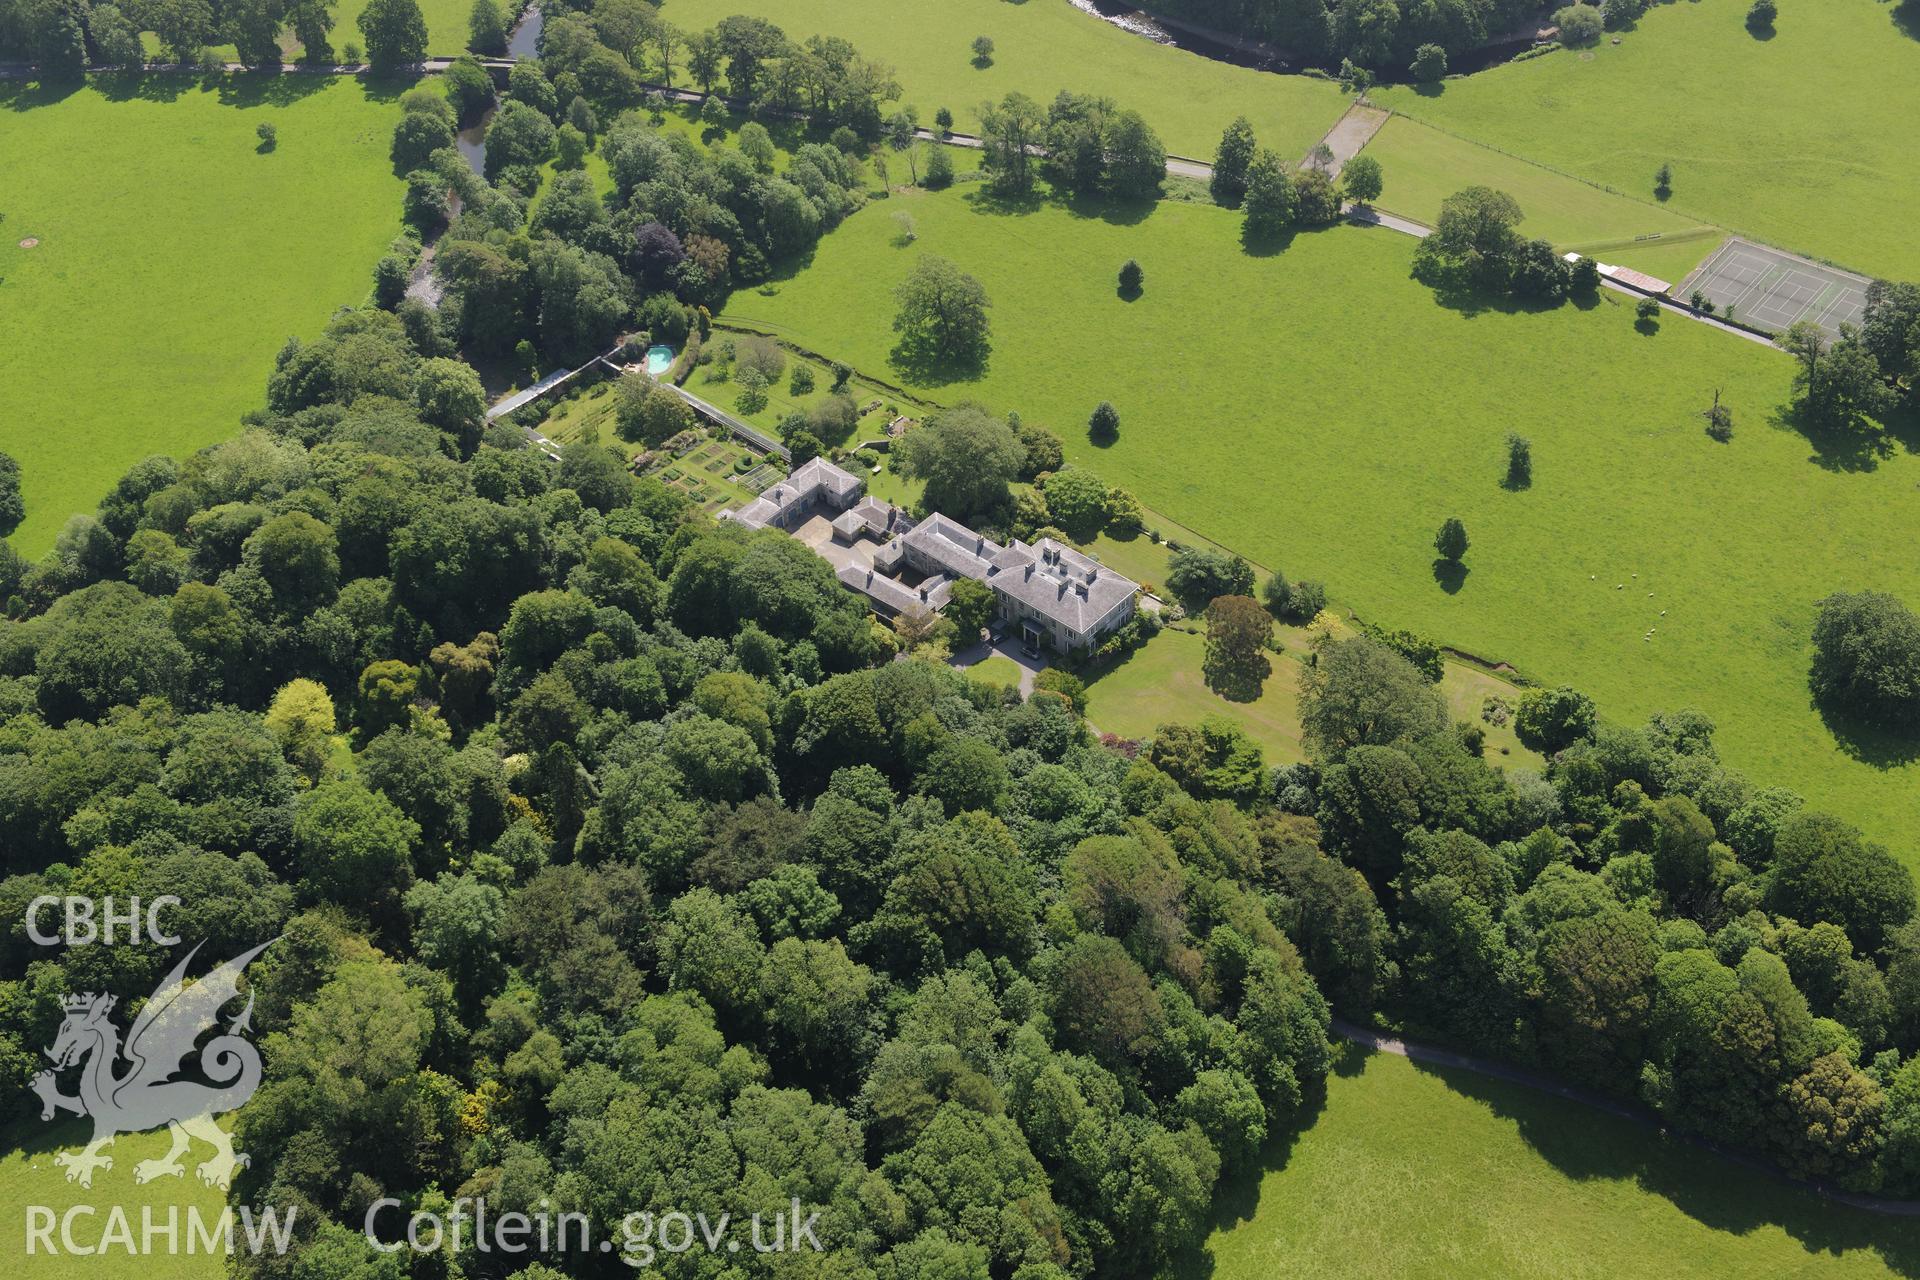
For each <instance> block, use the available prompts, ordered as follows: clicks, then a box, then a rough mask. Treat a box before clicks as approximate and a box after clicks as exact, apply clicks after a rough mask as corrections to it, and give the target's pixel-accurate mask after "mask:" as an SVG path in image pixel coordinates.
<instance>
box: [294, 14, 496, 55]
mask: <svg viewBox="0 0 1920 1280" xmlns="http://www.w3.org/2000/svg"><path fill="white" fill-rule="evenodd" d="M366 7H367V0H340V3H339V6H338V7H337V8H335V9H334V11H333V16H334V23H333V31H332V33H331V35H330V37H329V38H330V39H331V40H332V41H333V48H334V51H335V52H336V53H338V52H339V51H340V50H342V49H344V48H345V47H346V45H347V42H348V41H352V42H353V43H354V44H357V45H359V46H360V47H361V48H362V49H365V48H366V47H367V40H366V37H365V36H363V35H361V34H360V15H361V13H362V12H364V11H365V9H366ZM514 7H515V6H514V4H513V0H501V4H500V8H501V10H502V11H503V12H505V13H507V14H508V15H509V17H511V15H512V13H513V10H514ZM472 12H473V0H420V16H421V17H423V18H425V19H426V20H427V56H428V57H430V58H457V57H459V56H460V55H461V54H463V53H465V52H466V51H467V40H468V39H469V37H470V35H471V32H470V31H469V29H468V27H467V18H468V16H469V15H470V14H471V13H472ZM296 44H297V42H296Z"/></svg>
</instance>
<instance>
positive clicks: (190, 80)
mask: <svg viewBox="0 0 1920 1280" xmlns="http://www.w3.org/2000/svg"><path fill="white" fill-rule="evenodd" d="M94 87H95V88H97V89H98V90H99V91H100V96H101V97H103V98H105V99H106V100H107V101H108V102H178V101H179V100H180V98H181V97H182V96H183V95H184V94H186V92H187V91H188V90H190V89H191V90H198V89H199V88H200V79H199V77H197V76H189V75H176V74H174V73H173V72H170V71H156V72H146V73H142V72H139V71H116V72H114V73H113V74H112V75H105V76H96V77H94Z"/></svg>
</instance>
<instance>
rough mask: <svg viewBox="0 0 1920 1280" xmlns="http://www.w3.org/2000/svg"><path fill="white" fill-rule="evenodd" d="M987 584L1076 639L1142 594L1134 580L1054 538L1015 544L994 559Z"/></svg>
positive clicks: (1015, 542)
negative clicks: (1076, 636)
mask: <svg viewBox="0 0 1920 1280" xmlns="http://www.w3.org/2000/svg"><path fill="white" fill-rule="evenodd" d="M985 581H986V583H987V585H988V586H990V587H993V588H994V589H995V590H998V591H1002V592H1005V593H1006V594H1007V595H1009V596H1011V597H1013V598H1014V599H1015V600H1018V601H1020V602H1021V603H1022V604H1025V605H1027V606H1029V607H1030V608H1032V609H1035V610H1037V611H1038V612H1040V613H1041V614H1044V615H1045V616H1046V617H1048V618H1051V619H1053V620H1054V621H1056V622H1058V623H1059V624H1060V625H1062V626H1064V627H1066V628H1067V629H1068V630H1070V631H1073V632H1075V633H1077V634H1079V635H1085V634H1086V633H1087V632H1089V631H1091V630H1093V628H1094V627H1095V626H1096V625H1098V624H1099V622H1100V620H1101V619H1102V618H1104V617H1106V616H1107V615H1108V614H1109V613H1112V612H1113V610H1114V608H1115V607H1116V606H1117V605H1119V604H1120V603H1121V602H1122V601H1124V600H1128V599H1130V598H1132V596H1133V593H1134V592H1136V591H1138V590H1139V589H1140V584H1139V583H1137V582H1135V581H1133V579H1131V578H1127V577H1123V576H1122V575H1120V574H1118V573H1115V572H1114V571H1113V570H1111V569H1109V568H1107V567H1106V566H1105V565H1103V564H1101V563H1100V562H1099V561H1097V560H1092V559H1089V558H1088V557H1086V556H1083V555H1081V554H1080V553H1079V552H1078V551H1075V550H1074V549H1073V548H1072V547H1069V546H1065V545H1063V544H1062V543H1059V542H1056V541H1054V540H1053V539H1052V538H1042V539H1040V541H1039V542H1037V543H1035V544H1034V545H1033V546H1028V545H1027V544H1026V543H1024V542H1021V541H1019V540H1018V539H1016V540H1015V541H1014V543H1013V545H1012V546H1010V547H1007V548H1005V549H1004V550H1003V551H1002V553H1001V554H1000V555H998V556H996V557H995V558H994V561H993V564H992V567H991V571H990V572H989V573H988V574H987V576H986V578H985Z"/></svg>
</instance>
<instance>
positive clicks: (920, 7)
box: [661, 0, 1348, 159]
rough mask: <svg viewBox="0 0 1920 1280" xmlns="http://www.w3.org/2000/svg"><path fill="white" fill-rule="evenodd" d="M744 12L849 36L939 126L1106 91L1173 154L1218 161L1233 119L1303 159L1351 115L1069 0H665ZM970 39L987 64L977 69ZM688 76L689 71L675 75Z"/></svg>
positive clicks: (694, 16) (1307, 89)
mask: <svg viewBox="0 0 1920 1280" xmlns="http://www.w3.org/2000/svg"><path fill="white" fill-rule="evenodd" d="M735 13H746V14H751V15H754V16H756V17H762V18H766V19H768V20H769V21H771V22H774V23H776V24H778V25H779V26H780V27H781V28H782V29H783V30H784V31H786V33H787V34H788V35H790V36H792V37H794V38H795V39H800V40H804V39H805V38H806V37H808V36H810V35H816V34H817V35H830V36H843V37H845V38H846V39H848V40H851V41H852V42H853V43H854V45H855V46H856V47H857V48H858V49H859V50H860V52H861V53H863V54H865V55H866V56H868V57H870V58H876V59H878V60H879V61H881V62H885V63H888V64H890V65H891V66H892V67H893V68H894V70H895V71H896V72H897V73H898V75H899V79H900V86H901V89H902V91H903V92H902V101H904V102H909V103H912V104H913V105H914V106H916V107H918V108H919V109H920V120H921V122H922V123H923V124H926V125H929V126H930V125H932V123H933V113H934V110H935V109H936V108H938V107H946V108H947V109H949V110H950V111H952V112H953V118H954V127H955V128H956V129H959V130H961V131H963V132H970V131H972V130H973V129H974V127H975V126H976V125H977V123H978V121H979V110H978V108H979V106H980V104H981V103H982V102H986V101H989V100H991V101H996V102H997V101H999V100H1000V98H1001V97H1003V96H1004V95H1006V94H1007V93H1009V92H1011V91H1014V90H1019V91H1020V92H1022V93H1025V94H1027V95H1028V96H1029V97H1031V98H1033V99H1034V100H1035V101H1037V102H1039V103H1040V104H1041V105H1042V106H1044V105H1045V104H1047V103H1048V102H1051V101H1052V100H1053V97H1054V95H1055V94H1057V93H1059V92H1060V91H1061V90H1062V89H1070V90H1073V91H1074V92H1076V93H1099V94H1104V95H1106V96H1107V97H1110V98H1112V99H1113V100H1114V101H1115V102H1117V103H1119V104H1120V105H1121V106H1123V107H1131V108H1133V109H1134V110H1136V111H1139V112H1140V114H1142V115H1143V116H1145V117H1146V118H1147V120H1148V122H1149V123H1151V124H1152V125H1153V127H1154V129H1155V130H1156V131H1157V132H1158V133H1159V134H1160V140H1161V141H1162V142H1163V143H1165V144H1166V147H1167V150H1169V151H1172V152H1176V153H1178V154H1180V155H1186V156H1193V157H1195V158H1198V159H1211V158H1212V156H1213V149H1214V147H1215V146H1216V145H1218V143H1219V141H1220V132H1221V130H1223V129H1225V128H1226V127H1227V124H1228V122H1230V121H1231V120H1232V119H1233V118H1234V117H1235V116H1238V115H1244V116H1246V117H1247V119H1248V120H1250V121H1252V122H1253V127H1254V130H1255V132H1257V133H1258V134H1259V137H1260V141H1261V142H1262V143H1264V144H1266V145H1268V146H1271V147H1274V148H1275V149H1277V150H1278V151H1279V152H1280V153H1281V154H1282V155H1284V156H1288V157H1290V158H1294V159H1298V158H1299V157H1301V156H1303V155H1305V154H1306V152H1307V149H1308V148H1309V147H1311V146H1313V144H1314V143H1316V142H1318V141H1319V140H1320V139H1321V137H1322V136H1323V135H1325V133H1326V131H1327V130H1328V129H1329V128H1331V127H1332V126H1333V122H1334V121H1335V120H1338V119H1339V118H1340V115H1341V113H1342V112H1344V111H1345V110H1346V107H1347V101H1348V100H1347V98H1346V97H1345V96H1344V95H1342V94H1341V92H1340V90H1339V88H1338V86H1336V85H1333V84H1330V83H1328V82H1326V81H1323V80H1312V79H1308V78H1306V77H1304V76H1278V75H1272V74H1270V73H1267V72H1263V71H1251V70H1248V69H1246V68H1243V67H1234V66H1229V65H1227V64H1225V63H1220V62H1214V61H1212V60H1210V59H1207V58H1202V57H1200V56H1199V55H1198V54H1193V53H1187V52H1184V51H1182V50H1179V49H1173V48H1170V47H1167V46H1165V45H1157V44H1154V43H1152V42H1151V41H1148V40H1144V39H1142V38H1141V37H1139V36H1136V35H1132V34H1130V33H1128V32H1125V31H1122V30H1120V29H1119V28H1118V27H1115V26H1113V25H1112V24H1111V23H1107V22H1102V21H1101V20H1100V19H1098V18H1096V17H1093V16H1091V15H1089V14H1085V13H1082V12H1080V11H1079V10H1077V9H1075V8H1074V7H1073V6H1072V5H1070V4H1068V3H1067V0H1024V2H1022V3H1009V2H1008V0H666V3H665V4H664V5H663V6H662V8H661V14H662V16H664V17H665V18H667V20H668V21H670V22H675V23H678V24H679V25H680V26H681V27H683V28H685V29H687V30H701V29H704V28H707V27H711V26H712V25H713V24H714V23H716V22H718V21H719V20H720V19H722V18H725V17H727V16H728V15H730V14H735ZM975 36H987V37H989V38H991V39H992V40H993V43H994V54H993V60H992V62H991V63H990V64H989V65H987V66H984V67H976V66H975V65H974V64H973V53H972V51H971V48H970V46H971V45H972V43H973V39H974V37H975ZM680 74H681V75H683V76H684V72H681V73H680Z"/></svg>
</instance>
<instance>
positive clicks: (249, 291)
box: [0, 76, 401, 557]
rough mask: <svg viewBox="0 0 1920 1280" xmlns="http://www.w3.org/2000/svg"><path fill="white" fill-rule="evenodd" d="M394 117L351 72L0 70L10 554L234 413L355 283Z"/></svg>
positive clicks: (386, 225) (387, 215)
mask: <svg viewBox="0 0 1920 1280" xmlns="http://www.w3.org/2000/svg"><path fill="white" fill-rule="evenodd" d="M395 115H396V108H395V107H394V106H393V103H392V95H391V94H390V93H389V92H388V91H387V90H385V89H381V88H378V87H375V86H370V85H367V84H365V83H363V82H361V81H360V80H357V79H339V80H332V79H322V78H319V77H307V76H273V77H252V76H233V77H226V78H222V79H219V80H217V81H215V82H213V84H212V87H205V86H204V85H203V84H202V83H201V82H199V81H195V80H192V79H188V78H185V77H180V76H149V77H144V78H142V77H131V78H127V77H104V78H95V79H94V80H92V81H90V82H89V83H88V85H87V86H86V87H85V88H81V89H76V90H74V91H73V92H71V93H68V94H66V95H65V96H55V95H43V94H42V93H41V91H39V90H38V89H36V88H32V87H29V86H24V85H20V84H7V85H0V117H3V119H4V122H3V123H0V173H5V174H6V175H8V178H9V179H10V181H8V182H7V183H6V184H5V189H4V191H3V192H0V213H4V214H5V222H4V224H3V225H0V448H4V449H6V450H7V451H8V452H10V453H12V454H13V455H14V456H15V457H17V458H18V459H19V460H20V466H21V469H22V472H23V485H24V488H25V492H26V500H27V519H26V522H25V523H24V524H22V525H21V526H20V528H19V530H18V531H17V532H16V533H15V534H14V537H13V542H14V545H15V546H16V547H17V548H18V549H19V550H20V551H21V553H22V554H24V555H27V556H28V557H38V556H39V555H40V554H41V553H43V552H44V551H46V550H47V548H48V547H50V546H51V545H52V543H53V540H54V536H55V535H56V534H57V533H58V532H59V530H60V527H61V526H62V525H63V524H64V523H65V522H66V520H67V517H68V516H70V515H72V514H74V513H75V512H79V511H91V510H92V509H93V507H94V504H95V503H96V502H98V501H99V499H100V496H101V495H102V494H103V493H105V492H106V491H107V489H108V488H109V487H111V486H112V484H113V482H114V481H115V480H117V479H119V477H120V476H121V474H122V473H123V472H125V471H126V469H127V468H128V467H129V466H131V465H132V464H134V463H136V462H138V461H139V460H140V459H142V458H144V457H147V456H148V455H150V454H156V453H169V454H172V455H174V456H175V457H177V458H182V459H184V458H185V457H186V456H187V455H188V454H190V453H192V452H193V451H194V450H195V449H198V448H200V447H201V446H203V445H207V444H211V443H213V442H214V441H216V440H220V439H223V438H225V437H226V436H228V435H230V434H232V433H233V432H234V431H236V430H238V428H239V418H240V415H241V414H242V413H244V412H246V411H247V410H249V409H253V408H257V407H259V406H260V404H261V403H262V397H263V396H264V394H265V388H266V379H267V375H268V373H269V372H271V371H272V368H273V357H274V353H275V352H276V351H278V350H279V349H280V347H281V345H282V344H283V343H285V342H286V340H287V338H288V336H289V335H294V334H298V335H301V336H304V337H312V336H314V335H315V334H316V333H317V332H318V331H319V329H320V327H321V326H322V325H323V324H324V323H325V322H326V319H327V316H328V314H329V313H330V312H332V311H333V310H334V309H335V308H336V307H339V306H342V305H350V304H356V303H358V302H360V301H362V300H363V299H364V298H365V297H366V295H367V291H368V289H369V288H370V287H371V281H372V270H373V263H374V262H375V261H376V260H377V259H378V258H379V257H380V255H381V253H382V252H383V251H384V249H385V247H386V245H387V244H388V242H389V241H391V240H392V238H393V237H394V236H395V235H396V234H397V233H398V231H399V229H400V198H401V184H400V181H399V180H398V179H397V178H395V177H394V176H393V172H392V168H391V165H390V163H389V161H388V159H387V147H388V143H389V140H390V136H391V132H392V124H393V120H394V118H395ZM263 121H270V122H272V123H273V124H274V125H275V126H276V128H277V129H278V130H279V145H278V147H277V148H276V149H275V150H273V151H270V152H264V153H263V152H260V151H258V150H256V148H257V147H258V145H259V142H258V139H257V138H256V137H255V136H254V127H255V126H256V125H258V124H260V123H261V122H263ZM28 238H34V239H37V240H38V241H39V243H38V245H36V246H34V247H33V248H30V249H23V248H21V247H20V244H19V242H20V241H22V240H24V239H28Z"/></svg>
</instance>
